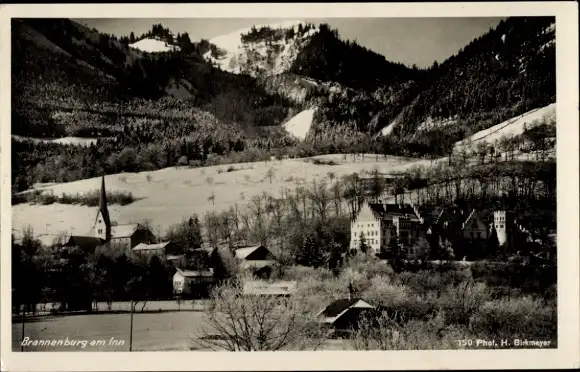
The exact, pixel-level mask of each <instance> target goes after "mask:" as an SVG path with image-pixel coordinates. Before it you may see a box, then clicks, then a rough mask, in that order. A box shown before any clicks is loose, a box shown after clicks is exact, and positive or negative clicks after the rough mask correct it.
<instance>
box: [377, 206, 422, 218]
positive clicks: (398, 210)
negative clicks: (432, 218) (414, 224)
mask: <svg viewBox="0 0 580 372" xmlns="http://www.w3.org/2000/svg"><path fill="white" fill-rule="evenodd" d="M369 208H370V209H371V211H372V212H373V214H374V215H375V216H377V217H379V218H382V219H391V218H393V217H408V218H409V219H411V220H414V221H419V220H420V217H419V216H418V215H417V212H416V211H415V209H414V208H413V206H412V205H410V204H382V203H369Z"/></svg>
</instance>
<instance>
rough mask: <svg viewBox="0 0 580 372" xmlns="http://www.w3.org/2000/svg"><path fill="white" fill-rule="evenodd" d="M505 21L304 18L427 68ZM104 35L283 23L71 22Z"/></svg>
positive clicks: (206, 31)
mask: <svg viewBox="0 0 580 372" xmlns="http://www.w3.org/2000/svg"><path fill="white" fill-rule="evenodd" d="M501 19H502V18H489V17H487V18H330V19H320V18H317V19H312V18H305V19H301V21H305V22H310V23H314V24H320V23H328V24H329V25H330V26H331V27H332V28H336V29H338V32H339V34H340V36H341V38H342V39H349V40H356V41H357V42H358V43H359V44H361V45H363V46H366V47H367V48H369V49H372V50H373V51H375V52H377V53H380V54H382V55H384V56H385V57H386V58H387V60H389V61H393V62H401V63H404V64H406V65H408V66H411V65H413V64H415V65H417V66H418V67H428V66H430V65H432V64H433V62H434V61H437V62H439V63H440V62H442V61H444V60H445V59H446V58H448V57H450V56H452V55H454V54H455V53H457V52H458V51H459V49H461V48H463V47H464V46H466V45H467V44H469V42H470V41H471V40H473V39H474V38H476V37H478V36H480V35H482V34H484V33H486V32H487V31H488V30H489V29H490V28H494V27H495V26H496V25H497V24H498V23H499V21H500V20H501ZM73 21H76V22H79V23H82V24H84V25H87V26H89V27H91V28H92V27H94V28H96V29H97V30H99V31H100V32H104V33H108V34H114V35H117V36H124V35H127V36H128V35H129V33H130V32H131V31H133V32H134V33H135V36H139V35H141V34H143V33H145V32H146V31H148V30H149V29H150V28H151V26H152V25H153V24H158V23H161V24H162V25H163V26H164V27H166V28H169V29H170V30H171V31H173V32H174V33H175V34H177V33H178V32H179V33H183V32H187V33H188V34H189V36H190V38H191V40H192V41H197V40H200V39H202V38H203V39H211V38H212V37H215V36H219V35H224V34H228V33H230V32H233V31H236V30H238V29H242V28H247V27H250V26H252V25H254V24H271V23H279V22H281V21H285V20H284V19H280V18H278V19H264V18H255V19H251V18H213V19H210V18H171V19H151V18H129V19H127V18H125V19H114V18H92V19H73Z"/></svg>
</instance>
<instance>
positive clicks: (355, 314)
mask: <svg viewBox="0 0 580 372" xmlns="http://www.w3.org/2000/svg"><path fill="white" fill-rule="evenodd" d="M375 309H376V308H375V306H373V305H371V304H369V303H368V302H366V301H365V300H363V299H361V298H342V299H338V300H335V301H333V302H332V303H330V304H329V305H328V306H327V307H325V308H324V310H322V311H321V312H319V313H318V314H317V316H318V317H319V318H320V321H321V322H322V323H323V324H324V325H326V326H328V327H331V328H333V329H335V330H341V331H342V330H349V329H356V328H357V326H358V322H359V320H360V319H361V318H362V316H363V315H365V314H367V313H370V312H372V311H374V310H375Z"/></svg>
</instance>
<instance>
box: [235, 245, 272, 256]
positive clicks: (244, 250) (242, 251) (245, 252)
mask: <svg viewBox="0 0 580 372" xmlns="http://www.w3.org/2000/svg"><path fill="white" fill-rule="evenodd" d="M259 248H264V249H266V250H268V248H266V247H264V246H263V245H252V246H248V247H241V248H237V249H236V251H235V252H236V258H239V259H246V258H247V257H248V256H249V255H251V254H252V253H254V252H255V251H256V250H258V249H259Z"/></svg>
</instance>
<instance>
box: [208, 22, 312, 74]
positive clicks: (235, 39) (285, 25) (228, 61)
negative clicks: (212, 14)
mask: <svg viewBox="0 0 580 372" xmlns="http://www.w3.org/2000/svg"><path fill="white" fill-rule="evenodd" d="M300 24H302V25H304V24H305V23H304V22H301V21H284V22H281V23H277V24H264V25H255V26H254V27H255V28H256V29H260V28H262V27H269V28H270V29H272V30H280V29H282V30H288V29H291V28H292V29H294V31H295V32H296V31H297V30H298V26H299V25H300ZM251 30H252V27H248V28H244V29H240V30H236V31H234V32H231V33H229V34H226V35H221V36H217V37H214V38H212V39H210V40H209V42H210V43H211V44H214V45H215V46H217V47H218V49H219V50H220V51H221V52H222V53H223V54H222V55H220V56H219V57H218V58H215V57H214V56H212V52H211V51H209V52H207V53H206V54H205V55H204V58H206V59H207V60H209V61H210V62H212V63H214V64H216V65H217V66H219V67H220V68H221V69H222V70H224V71H228V72H231V73H234V74H240V73H244V72H245V73H249V74H250V75H252V76H255V75H256V74H257V72H258V71H266V72H268V73H270V74H273V75H277V74H281V73H283V72H286V71H288V70H289V69H290V67H291V66H292V63H293V62H294V61H295V60H296V57H297V55H298V53H299V52H300V50H301V46H302V45H303V43H304V42H305V41H306V40H308V38H310V37H311V36H312V35H314V34H315V33H316V32H318V29H317V28H314V29H310V30H309V31H308V32H307V33H305V34H303V35H301V36H298V35H297V34H296V35H295V36H294V38H292V39H290V40H288V41H287V42H286V40H285V39H284V38H282V39H280V40H277V41H273V42H271V43H270V42H268V43H266V42H265V41H259V42H246V43H244V42H242V34H248V33H249V32H250V31H251Z"/></svg>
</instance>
